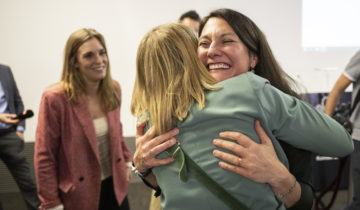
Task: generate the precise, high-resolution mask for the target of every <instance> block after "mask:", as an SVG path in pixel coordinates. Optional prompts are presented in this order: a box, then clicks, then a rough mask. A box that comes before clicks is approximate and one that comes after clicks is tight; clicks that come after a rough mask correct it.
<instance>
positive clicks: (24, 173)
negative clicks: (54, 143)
mask: <svg viewBox="0 0 360 210" xmlns="http://www.w3.org/2000/svg"><path fill="white" fill-rule="evenodd" d="M0 158H1V160H2V161H3V162H4V163H5V165H6V167H7V168H8V169H9V171H10V173H11V174H12V176H13V177H14V179H15V181H16V183H17V185H18V186H19V189H20V191H21V194H22V196H23V198H24V200H25V203H26V206H27V208H28V209H31V210H32V209H38V207H39V205H40V200H39V198H38V197H37V190H36V184H35V181H34V178H33V177H32V175H31V172H30V167H29V163H28V162H27V160H26V158H25V154H24V141H23V140H22V139H20V138H19V136H18V135H17V134H16V132H15V131H11V132H8V133H1V134H0Z"/></svg>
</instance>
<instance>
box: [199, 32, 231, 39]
mask: <svg viewBox="0 0 360 210" xmlns="http://www.w3.org/2000/svg"><path fill="white" fill-rule="evenodd" d="M234 35H236V34H235V33H234V32H229V33H224V34H221V36H220V37H221V38H223V37H225V36H234ZM199 39H210V37H209V36H208V35H204V36H200V37H199Z"/></svg>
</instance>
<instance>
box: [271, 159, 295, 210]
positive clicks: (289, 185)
mask: <svg viewBox="0 0 360 210" xmlns="http://www.w3.org/2000/svg"><path fill="white" fill-rule="evenodd" d="M276 172H277V175H276V176H273V179H272V180H270V182H269V184H270V186H271V188H272V190H273V192H274V194H275V195H276V196H277V198H278V199H279V200H281V201H282V202H283V203H284V205H285V207H286V208H289V207H291V206H293V205H294V204H295V203H297V202H298V201H299V200H300V197H301V186H300V184H299V183H298V182H297V180H296V178H295V177H294V176H293V175H292V174H291V173H290V172H289V171H288V169H287V168H286V167H285V166H283V165H282V167H281V168H279V169H278V170H276Z"/></svg>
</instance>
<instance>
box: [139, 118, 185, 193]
mask: <svg viewBox="0 0 360 210" xmlns="http://www.w3.org/2000/svg"><path fill="white" fill-rule="evenodd" d="M146 123H147V121H142V122H139V123H137V125H136V151H135V154H134V166H135V167H136V169H137V170H138V171H139V172H140V173H145V172H146V171H148V170H150V169H151V168H153V167H156V166H161V165H167V164H169V163H171V162H173V161H174V159H173V158H166V159H157V158H155V157H156V155H158V154H159V153H161V152H163V151H165V150H166V149H167V148H169V147H171V146H172V145H174V144H175V143H176V139H175V138H174V136H175V135H177V134H178V133H179V129H177V128H175V129H173V130H171V131H169V132H167V133H165V134H162V135H160V136H157V137H154V133H153V132H152V129H151V128H150V129H149V130H147V131H146V133H145V134H144V128H145V126H146ZM146 181H147V182H148V183H149V184H150V185H152V186H153V187H157V182H156V178H155V176H154V175H153V174H152V173H150V174H149V175H148V176H146Z"/></svg>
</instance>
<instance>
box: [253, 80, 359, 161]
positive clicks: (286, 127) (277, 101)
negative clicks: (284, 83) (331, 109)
mask: <svg viewBox="0 0 360 210" xmlns="http://www.w3.org/2000/svg"><path fill="white" fill-rule="evenodd" d="M252 79H253V80H258V79H259V78H257V77H252ZM256 84H259V85H256ZM253 88H254V89H255V92H256V96H257V98H258V106H259V107H260V109H261V110H260V111H261V112H263V115H264V116H265V120H266V122H265V123H266V124H267V126H268V128H269V129H270V132H271V133H272V134H273V135H274V136H275V137H276V138H277V139H281V140H282V141H284V142H286V143H288V144H290V145H292V146H294V147H296V148H300V149H304V150H308V151H312V152H315V153H318V154H320V155H326V156H338V157H342V156H345V155H347V154H349V153H351V152H352V151H353V149H354V145H353V142H352V139H351V136H350V135H349V133H348V132H347V131H346V130H345V129H344V128H343V127H342V126H341V125H340V124H339V123H338V122H336V121H335V120H333V119H332V118H331V117H329V116H327V115H326V114H324V113H322V112H320V111H318V110H316V109H315V108H314V107H313V106H311V105H310V104H308V103H306V102H304V101H301V100H299V99H297V98H295V97H292V96H289V95H287V94H285V93H283V92H281V91H280V90H278V89H276V88H275V87H273V86H271V85H270V84H269V83H268V82H266V83H262V85H261V83H259V82H256V81H254V87H253Z"/></svg>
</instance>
